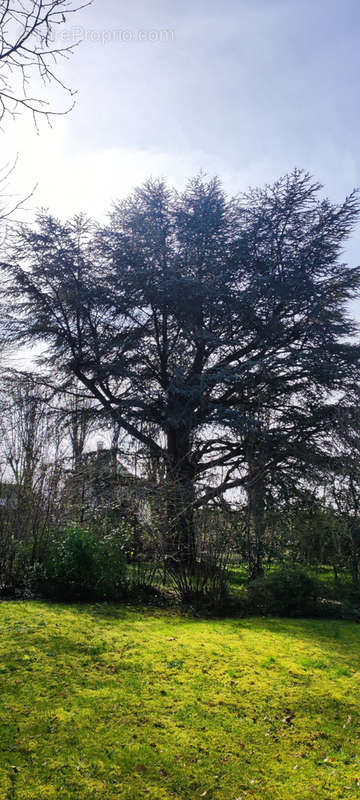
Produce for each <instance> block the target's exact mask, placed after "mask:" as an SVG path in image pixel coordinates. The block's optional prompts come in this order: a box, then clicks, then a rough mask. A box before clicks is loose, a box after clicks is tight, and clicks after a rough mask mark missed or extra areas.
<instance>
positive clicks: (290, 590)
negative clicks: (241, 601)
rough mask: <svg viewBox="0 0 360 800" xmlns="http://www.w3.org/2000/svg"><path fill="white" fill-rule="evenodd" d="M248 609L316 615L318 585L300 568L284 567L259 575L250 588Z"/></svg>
mask: <svg viewBox="0 0 360 800" xmlns="http://www.w3.org/2000/svg"><path fill="white" fill-rule="evenodd" d="M247 598H248V604H249V611H250V612H251V613H257V614H274V615H278V616H282V617H303V616H304V617H305V616H311V615H317V613H318V609H317V602H318V599H319V586H318V584H317V582H316V581H315V580H314V579H313V578H311V577H309V575H307V574H306V573H305V572H303V571H302V570H299V569H287V570H284V569H281V570H275V571H274V572H271V573H269V575H267V576H266V577H264V578H256V579H255V580H254V581H252V582H251V583H249V585H248V588H247Z"/></svg>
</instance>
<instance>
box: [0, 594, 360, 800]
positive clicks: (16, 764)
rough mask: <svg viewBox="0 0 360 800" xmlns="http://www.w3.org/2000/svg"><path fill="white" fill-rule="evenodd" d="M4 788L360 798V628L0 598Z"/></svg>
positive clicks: (31, 796) (108, 795)
mask: <svg viewBox="0 0 360 800" xmlns="http://www.w3.org/2000/svg"><path fill="white" fill-rule="evenodd" d="M0 624H1V640H0V651H1V662H0V681H1V683H0V685H1V719H0V733H1V737H0V770H1V773H0V774H1V777H0V798H1V800H55V799H56V800H95V798H99V799H100V798H101V800H115V798H116V800H118V799H119V800H142V799H143V798H147V799H148V800H195V798H206V800H239V798H243V800H245V798H249V800H270V799H271V800H288V798H291V800H310V798H311V800H314V798H317V800H336V799H337V798H339V800H340V798H349V799H352V798H356V797H360V707H359V696H360V626H359V625H357V624H356V623H352V622H346V621H335V620H326V621H322V620H279V619H269V618H266V619H263V618H252V619H239V620H237V619H222V620H210V619H200V618H194V617H190V616H187V615H185V614H182V613H180V612H177V611H175V610H173V611H172V610H161V609H157V610H154V609H150V608H145V607H143V608H130V607H125V606H123V607H121V606H111V605H106V604H98V605H96V604H95V605H85V604H84V605H80V604H79V605H71V606H70V605H60V604H50V603H45V602H35V601H34V602H4V603H1V604H0Z"/></svg>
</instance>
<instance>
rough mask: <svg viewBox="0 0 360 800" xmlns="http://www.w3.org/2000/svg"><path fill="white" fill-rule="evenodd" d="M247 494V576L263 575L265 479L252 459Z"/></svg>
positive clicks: (251, 577)
mask: <svg viewBox="0 0 360 800" xmlns="http://www.w3.org/2000/svg"><path fill="white" fill-rule="evenodd" d="M247 495H248V565H249V578H250V580H254V579H255V578H259V577H262V576H263V575H264V566H263V558H264V540H265V481H264V472H263V469H262V466H261V464H260V463H259V462H258V461H257V460H256V461H255V460H253V461H251V462H250V464H249V478H248V485H247Z"/></svg>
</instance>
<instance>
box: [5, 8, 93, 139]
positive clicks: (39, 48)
mask: <svg viewBox="0 0 360 800" xmlns="http://www.w3.org/2000/svg"><path fill="white" fill-rule="evenodd" d="M87 5H89V3H84V4H82V5H78V6H75V7H74V6H73V3H72V2H68V0H6V2H0V122H4V120H5V119H6V118H7V117H8V116H14V115H15V114H17V113H19V112H20V111H21V110H25V111H29V112H30V113H31V115H32V116H33V119H34V121H35V124H36V125H37V121H38V118H39V117H41V116H44V117H46V118H47V119H48V120H50V118H51V116H52V115H54V114H59V113H60V114H62V113H64V111H61V110H60V111H59V110H55V109H51V108H50V107H49V106H48V103H47V101H45V100H44V99H36V98H35V97H33V95H32V92H33V85H34V82H35V80H34V79H36V78H39V79H40V81H41V82H42V84H43V85H44V86H45V87H47V86H48V85H49V84H51V83H54V84H56V85H57V86H59V87H60V88H61V89H64V90H65V91H66V92H68V93H69V94H70V95H71V96H73V94H74V92H72V91H71V89H69V88H68V87H66V86H65V85H64V83H63V82H62V80H61V78H60V77H59V75H58V74H57V71H56V65H57V62H58V60H59V58H61V57H63V58H67V57H68V56H69V55H71V54H72V52H73V50H74V47H75V46H76V42H70V43H69V44H66V43H65V44H64V45H62V44H61V41H59V40H57V31H58V29H59V27H61V26H63V25H64V24H65V23H66V18H67V16H68V15H69V14H73V13H74V12H76V11H78V10H79V9H81V8H84V6H87Z"/></svg>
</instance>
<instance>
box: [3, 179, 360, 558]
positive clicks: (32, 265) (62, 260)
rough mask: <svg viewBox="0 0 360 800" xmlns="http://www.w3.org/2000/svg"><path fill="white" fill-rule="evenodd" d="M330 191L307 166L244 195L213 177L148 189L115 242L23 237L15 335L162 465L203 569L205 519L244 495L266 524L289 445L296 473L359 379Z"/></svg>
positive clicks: (351, 216)
mask: <svg viewBox="0 0 360 800" xmlns="http://www.w3.org/2000/svg"><path fill="white" fill-rule="evenodd" d="M320 188H321V187H320V186H319V185H318V184H316V183H313V182H312V180H311V177H310V176H309V175H308V174H306V173H303V172H301V171H298V170H295V171H294V172H293V173H292V174H291V175H288V176H285V177H284V178H282V179H280V180H279V181H278V182H276V183H275V184H274V186H271V187H266V188H265V189H264V190H255V191H254V192H251V193H250V194H248V195H245V196H243V197H241V198H235V199H228V198H227V197H226V196H225V194H224V192H223V191H222V189H221V186H220V184H219V181H218V180H217V179H215V180H210V181H206V180H205V179H204V178H202V177H198V178H195V179H193V180H191V181H190V182H189V184H188V186H187V188H186V190H185V191H184V192H183V193H177V192H175V191H170V190H169V189H167V187H166V185H165V184H164V183H163V182H162V181H149V182H147V183H146V184H145V185H144V186H143V187H142V188H140V189H138V190H137V191H136V192H135V193H134V194H133V195H131V196H130V197H129V198H128V199H127V200H124V201H122V202H120V203H118V204H117V205H116V207H115V209H114V211H113V213H112V216H111V222H110V224H109V226H108V227H107V228H106V229H104V230H100V231H95V230H92V228H91V226H90V225H89V223H88V222H87V221H86V220H85V219H84V218H82V217H80V218H77V219H76V220H75V221H73V222H71V223H67V224H62V223H60V222H58V221H57V220H55V219H54V218H53V217H51V216H48V215H44V214H42V215H40V216H39V219H38V228H37V230H31V229H29V228H24V229H23V230H22V232H21V234H20V236H19V240H18V245H17V250H16V251H15V252H14V253H13V256H12V260H13V266H12V268H11V287H10V289H9V294H10V298H11V303H12V304H13V306H14V307H15V308H16V310H17V312H16V315H14V319H15V316H16V320H15V321H14V327H13V334H12V335H13V336H14V337H15V338H17V340H18V341H22V342H32V343H34V342H35V341H41V342H42V343H43V344H44V343H46V345H47V350H46V353H45V354H44V356H43V363H44V364H45V365H47V368H48V370H53V372H54V371H55V374H56V371H59V370H61V371H65V372H67V373H68V374H71V375H75V376H76V378H77V379H78V380H79V381H80V382H81V383H82V384H83V385H84V386H85V387H86V389H87V390H88V391H89V392H90V393H91V394H92V395H93V397H94V398H95V400H96V401H97V403H98V407H99V408H100V407H102V408H103V409H104V413H105V414H106V415H107V416H109V417H110V416H112V417H113V418H114V419H116V420H117V421H118V423H119V424H120V425H121V428H122V430H123V431H125V432H126V433H127V434H128V435H129V436H131V437H133V438H134V440H136V441H137V442H139V443H141V444H142V445H143V446H144V447H145V448H147V449H148V452H149V453H150V454H151V456H152V457H153V458H154V459H158V461H159V462H160V463H162V464H163V465H164V468H165V471H166V478H165V488H166V492H167V502H166V506H167V517H168V536H169V541H168V553H169V556H171V557H172V558H173V559H174V560H176V559H178V560H179V561H182V562H185V563H186V564H188V565H191V564H193V563H194V561H195V559H196V548H195V536H194V522H193V512H194V508H196V507H201V506H204V505H206V504H208V503H211V502H214V501H216V500H217V499H221V498H223V496H224V493H226V492H228V494H227V497H228V498H230V499H231V491H232V490H234V489H235V488H236V487H244V488H247V490H248V493H249V496H250V498H251V503H252V515H253V518H254V519H255V520H256V519H258V521H259V520H260V522H259V523H258V524H259V525H262V504H263V484H264V481H263V475H264V474H267V473H268V470H269V469H270V468H271V466H273V467H274V468H275V465H277V468H279V464H280V465H281V458H280V457H279V454H280V455H281V452H282V450H285V446H286V441H287V439H288V442H289V441H290V442H291V453H290V456H289V450H287V458H290V457H291V458H292V459H293V460H294V461H296V459H297V450H296V448H297V445H298V443H299V442H300V441H301V440H302V439H304V440H305V439H306V441H307V444H308V446H309V442H310V441H311V437H313V441H314V437H315V436H316V435H319V434H318V432H319V430H320V429H321V428H322V429H323V427H324V420H325V418H326V415H325V412H324V406H325V403H326V399H329V397H330V395H331V392H334V391H337V392H344V391H346V389H347V386H348V384H349V383H351V382H353V381H354V380H355V378H356V377H357V370H358V362H359V352H360V351H359V346H358V345H357V344H356V343H354V342H352V343H349V342H348V341H347V338H348V337H353V335H354V333H355V325H354V323H353V322H352V321H351V319H350V318H349V317H348V313H347V307H346V304H347V301H348V300H349V298H350V297H352V296H353V295H354V294H355V293H356V292H357V291H358V288H359V285H360V270H359V268H349V267H347V266H346V265H344V264H342V263H341V262H340V260H339V259H340V253H341V248H342V246H343V243H344V240H345V238H346V237H347V236H348V235H349V233H350V231H351V230H352V227H353V225H354V223H355V221H356V220H357V218H358V213H359V207H358V201H357V198H356V196H355V195H354V194H352V195H350V196H349V197H348V198H347V199H346V200H345V201H344V203H343V204H342V205H340V206H334V205H333V204H331V203H330V202H329V201H328V200H322V199H319V198H318V193H319V190H320ZM317 410H319V413H318V415H317ZM309 416H310V418H311V420H312V421H314V420H316V419H317V417H318V419H317V422H316V425H315V427H313V429H312V428H311V425H310V424H309V422H308V418H309ZM259 420H260V423H259V425H258V422H256V425H255V424H254V421H259ZM321 420H323V422H321ZM259 426H260V427H259ZM304 429H306V437H305V436H303V430H304ZM259 431H260V434H261V435H258V434H259ZM249 437H250V438H249ZM263 445H264V452H263V451H262V447H263ZM255 524H256V523H255ZM257 569H258V571H261V553H260V559H259V563H258V564H257Z"/></svg>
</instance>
